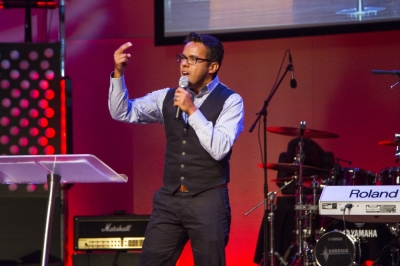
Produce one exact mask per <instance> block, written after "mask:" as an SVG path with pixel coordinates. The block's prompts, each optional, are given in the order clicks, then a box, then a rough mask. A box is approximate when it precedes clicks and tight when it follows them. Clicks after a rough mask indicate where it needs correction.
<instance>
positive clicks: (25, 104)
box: [19, 99, 29, 109]
mask: <svg viewBox="0 0 400 266" xmlns="http://www.w3.org/2000/svg"><path fill="white" fill-rule="evenodd" d="M28 106H29V101H28V100H27V99H21V100H20V101H19V107H21V108H23V109H26V108H28Z"/></svg>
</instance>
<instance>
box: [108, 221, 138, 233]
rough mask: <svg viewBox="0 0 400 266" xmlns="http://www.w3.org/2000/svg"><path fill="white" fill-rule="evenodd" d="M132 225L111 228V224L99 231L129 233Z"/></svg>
mask: <svg viewBox="0 0 400 266" xmlns="http://www.w3.org/2000/svg"><path fill="white" fill-rule="evenodd" d="M131 228H132V225H131V224H129V225H127V226H122V225H119V226H115V225H114V226H112V223H108V224H106V226H105V227H104V228H102V229H101V231H102V232H129V231H131Z"/></svg>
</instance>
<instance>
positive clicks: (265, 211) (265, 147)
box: [250, 64, 292, 266]
mask: <svg viewBox="0 0 400 266" xmlns="http://www.w3.org/2000/svg"><path fill="white" fill-rule="evenodd" d="M291 67H292V64H289V65H288V66H287V67H286V70H285V72H284V73H283V75H282V77H281V78H280V80H279V81H278V83H277V84H276V85H275V87H274V88H272V91H271V93H270V94H269V96H268V98H267V99H266V100H265V101H264V105H263V107H262V108H261V110H260V112H258V115H257V118H256V121H254V123H253V125H252V126H251V128H250V133H251V132H253V130H254V127H255V126H256V124H257V123H258V120H259V119H260V117H261V115H262V116H263V117H264V119H263V126H264V127H263V132H264V155H263V156H264V162H263V163H264V205H265V208H264V249H263V250H264V256H266V255H267V254H268V252H267V244H268V242H267V239H268V235H267V231H268V229H267V228H268V227H267V226H268V222H267V206H266V203H265V200H266V199H267V196H268V195H267V193H268V175H267V132H266V131H267V107H268V104H269V102H270V101H271V99H272V97H273V96H274V94H275V92H276V91H277V90H278V87H279V85H280V84H281V82H282V80H283V79H284V78H285V76H286V74H287V72H288V71H289V70H290V69H291ZM271 260H272V258H271ZM264 266H267V260H266V259H264ZM270 266H274V265H273V264H271V265H270Z"/></svg>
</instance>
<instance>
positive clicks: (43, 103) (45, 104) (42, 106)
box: [38, 99, 49, 109]
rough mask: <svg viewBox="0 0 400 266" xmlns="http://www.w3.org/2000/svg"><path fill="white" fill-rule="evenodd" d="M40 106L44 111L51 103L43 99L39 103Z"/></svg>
mask: <svg viewBox="0 0 400 266" xmlns="http://www.w3.org/2000/svg"><path fill="white" fill-rule="evenodd" d="M38 106H39V107H40V108H42V109H46V108H47V107H48V106H49V102H48V101H47V100H45V99H41V100H39V102H38Z"/></svg>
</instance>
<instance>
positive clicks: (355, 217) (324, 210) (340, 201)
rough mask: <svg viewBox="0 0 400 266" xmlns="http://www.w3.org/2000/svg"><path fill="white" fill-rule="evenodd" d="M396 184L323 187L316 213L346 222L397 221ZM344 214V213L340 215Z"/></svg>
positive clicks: (399, 201) (399, 217) (399, 206)
mask: <svg viewBox="0 0 400 266" xmlns="http://www.w3.org/2000/svg"><path fill="white" fill-rule="evenodd" d="M399 190H400V186H396V185H393V186H326V187H325V188H324V189H323V191H322V194H321V197H320V200H319V204H318V208H319V214H320V215H323V216H329V217H332V218H336V219H343V218H344V219H345V220H346V221H349V222H365V223H369V222H371V223H397V222H400V213H399V211H400V193H399ZM343 215H344V216H343Z"/></svg>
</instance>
